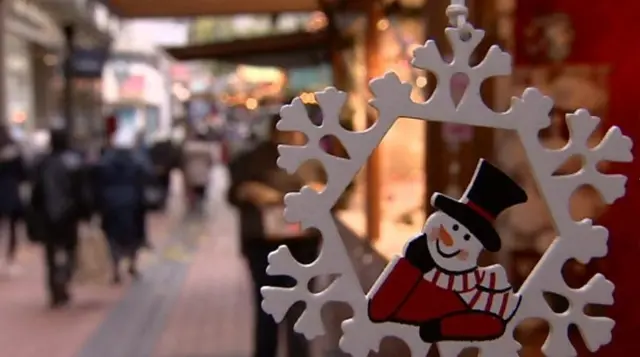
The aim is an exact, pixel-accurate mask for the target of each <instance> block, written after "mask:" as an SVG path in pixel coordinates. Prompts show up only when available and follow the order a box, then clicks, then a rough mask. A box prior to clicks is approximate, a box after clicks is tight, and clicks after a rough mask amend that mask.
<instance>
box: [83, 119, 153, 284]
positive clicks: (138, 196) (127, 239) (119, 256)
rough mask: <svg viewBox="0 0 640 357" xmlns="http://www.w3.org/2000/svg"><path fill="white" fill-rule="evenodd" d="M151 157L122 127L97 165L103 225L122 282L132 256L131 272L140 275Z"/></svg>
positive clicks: (115, 271) (96, 184)
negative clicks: (142, 152) (143, 155)
mask: <svg viewBox="0 0 640 357" xmlns="http://www.w3.org/2000/svg"><path fill="white" fill-rule="evenodd" d="M151 175H152V173H151V168H150V166H149V164H148V162H147V161H145V160H144V159H142V158H141V156H140V155H139V154H138V152H137V151H136V137H135V133H134V132H133V131H132V130H129V129H127V128H122V129H118V131H117V132H116V134H115V136H114V140H113V142H112V147H111V148H109V149H107V150H106V151H105V154H104V155H103V157H102V158H101V160H100V162H99V163H98V165H97V167H96V169H95V176H94V188H95V192H96V193H95V195H96V198H97V200H96V204H97V208H98V213H99V215H100V216H101V218H102V229H103V231H104V233H105V235H106V237H107V241H108V243H109V248H110V251H111V257H112V260H113V276H112V279H113V283H114V284H119V283H121V274H120V263H121V261H122V260H123V259H125V258H128V259H129V269H128V271H129V273H130V274H131V276H132V277H134V278H138V277H139V271H138V267H137V258H138V252H139V250H140V248H142V247H143V246H144V244H145V240H146V229H145V224H146V220H145V216H146V207H145V196H144V188H145V183H146V182H148V180H149V176H151Z"/></svg>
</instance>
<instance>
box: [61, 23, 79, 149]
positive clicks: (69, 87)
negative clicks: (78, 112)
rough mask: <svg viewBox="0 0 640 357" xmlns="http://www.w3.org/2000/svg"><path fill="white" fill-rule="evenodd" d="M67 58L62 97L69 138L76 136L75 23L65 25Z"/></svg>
mask: <svg viewBox="0 0 640 357" xmlns="http://www.w3.org/2000/svg"><path fill="white" fill-rule="evenodd" d="M63 30H64V40H65V59H64V68H63V72H64V91H63V97H62V102H63V103H62V110H63V115H64V119H63V120H64V124H65V130H66V131H67V133H68V135H69V140H72V141H73V138H74V137H75V118H74V112H75V104H76V103H75V101H74V99H75V97H74V94H75V93H74V80H73V79H74V78H73V77H74V75H73V55H74V51H75V34H76V30H75V27H74V26H73V25H65V26H64V27H63Z"/></svg>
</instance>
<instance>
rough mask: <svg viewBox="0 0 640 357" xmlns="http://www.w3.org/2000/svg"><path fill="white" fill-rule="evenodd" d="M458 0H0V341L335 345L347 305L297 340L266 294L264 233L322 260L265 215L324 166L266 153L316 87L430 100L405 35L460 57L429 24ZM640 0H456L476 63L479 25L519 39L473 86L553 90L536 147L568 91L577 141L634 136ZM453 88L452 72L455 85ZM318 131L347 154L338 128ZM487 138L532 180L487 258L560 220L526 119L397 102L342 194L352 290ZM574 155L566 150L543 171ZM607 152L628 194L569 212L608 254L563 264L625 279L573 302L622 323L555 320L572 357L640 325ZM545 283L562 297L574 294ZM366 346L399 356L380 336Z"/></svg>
mask: <svg viewBox="0 0 640 357" xmlns="http://www.w3.org/2000/svg"><path fill="white" fill-rule="evenodd" d="M450 4H451V2H450V1H447V0H341V1H334V0H320V1H315V0H313V1H312V0H271V1H259V0H243V1H227V0H208V1H197V0H181V1H178V0H73V1H72V0H0V33H1V35H0V81H1V82H2V84H0V113H2V114H3V118H4V119H3V120H2V122H1V123H0V357H41V356H46V357H250V356H253V357H275V356H278V357H284V356H290V357H307V356H313V357H320V356H327V357H329V356H335V357H339V356H344V354H343V353H342V352H340V349H339V347H338V340H339V337H340V334H341V327H340V322H341V321H342V320H344V319H346V318H348V317H349V316H350V313H351V312H350V311H349V309H345V308H344V306H337V305H335V306H334V305H329V306H328V307H327V308H326V309H325V310H323V314H324V315H323V318H324V320H325V321H324V322H325V324H326V327H327V335H326V336H322V337H320V338H318V339H316V340H315V341H313V342H311V343H309V344H307V343H306V342H305V341H304V340H303V339H302V338H301V336H300V335H297V334H293V333H291V332H292V328H291V326H290V324H289V323H287V321H288V320H289V316H288V319H287V321H285V323H282V324H280V325H277V324H275V322H273V321H272V320H271V318H270V317H269V316H267V315H265V314H261V313H260V310H259V308H258V307H259V303H260V301H259V297H256V291H257V290H258V289H259V287H260V286H262V285H271V284H278V285H279V284H282V285H286V284H288V282H287V281H284V280H278V279H275V278H271V277H268V276H266V275H265V274H264V268H266V257H267V255H268V253H269V252H270V251H272V250H273V249H275V248H276V247H277V246H278V245H279V244H280V243H281V241H278V242H277V244H275V243H274V241H273V240H271V239H269V237H270V236H271V235H276V236H278V237H280V238H281V236H283V235H287V234H289V235H290V234H291V232H292V230H293V238H295V239H293V238H292V239H287V245H289V246H290V249H291V250H292V251H293V252H294V255H296V257H297V258H299V260H301V261H304V260H309V261H310V260H312V259H314V258H315V256H317V252H318V247H319V244H320V241H321V237H319V236H316V235H315V234H314V233H308V232H306V231H305V232H301V231H299V230H295V227H293V228H292V227H291V226H290V225H286V224H285V223H283V222H281V221H277V222H275V221H273V222H272V221H269V224H267V223H266V218H265V217H266V214H265V212H266V211H267V208H265V207H273V206H275V207H276V209H281V208H282V197H283V196H284V194H285V193H286V192H289V191H293V190H298V189H299V188H300V187H301V186H302V185H303V184H310V185H312V186H313V187H314V188H321V187H323V186H324V185H325V184H326V173H325V172H324V169H323V168H322V167H318V165H317V163H311V164H309V167H305V168H304V169H301V170H299V172H297V173H296V174H295V175H292V176H289V175H286V174H284V173H283V172H282V171H281V170H279V168H277V167H276V165H275V159H276V157H277V151H276V145H277V144H279V143H289V144H303V143H304V142H305V140H306V139H305V138H304V135H301V134H300V133H294V134H292V135H282V134H279V133H278V132H277V131H275V130H274V128H273V125H274V121H275V120H277V119H279V110H280V107H281V106H282V105H286V104H290V103H291V101H292V99H293V98H295V97H299V98H300V99H301V101H302V102H303V103H304V105H305V109H306V110H307V114H308V118H309V120H311V121H312V122H313V123H314V124H317V125H320V124H322V121H323V113H322V110H321V108H320V107H319V105H318V103H317V101H316V96H315V94H314V93H315V92H318V91H321V90H323V89H324V88H325V87H327V86H334V87H336V88H337V89H339V90H341V91H344V92H346V93H347V101H346V103H345V106H344V108H342V111H341V113H340V118H339V119H340V123H341V125H342V127H343V128H345V129H346V130H356V131H359V130H364V129H366V128H368V127H369V126H371V124H372V123H374V122H375V121H376V115H377V113H375V111H374V110H372V108H370V107H368V104H367V101H368V100H369V99H371V93H370V91H369V88H368V82H369V80H370V79H372V78H375V77H378V76H381V75H383V74H384V73H385V72H387V71H394V72H396V74H397V75H398V76H399V77H400V79H401V80H402V81H406V82H408V83H411V84H412V86H413V88H412V92H411V97H412V99H413V100H414V101H417V102H420V101H424V100H425V99H426V98H428V97H429V95H430V94H431V93H432V92H433V90H434V88H435V86H436V84H437V81H436V78H435V77H434V76H433V74H432V73H426V71H424V70H420V69H416V68H413V67H412V66H411V60H412V56H413V51H414V50H415V49H416V48H417V47H419V46H421V45H423V44H424V42H425V41H426V40H428V39H433V40H435V41H436V43H438V45H439V46H440V49H441V52H442V54H443V56H444V58H445V60H450V59H451V56H452V53H451V49H450V47H449V46H448V43H447V39H446V36H445V35H444V32H443V30H444V28H445V27H446V26H448V19H447V17H446V16H445V12H446V8H447V6H448V5H450ZM637 4H640V3H633V4H631V2H629V1H627V3H625V11H622V12H621V11H620V9H619V7H618V6H612V5H611V4H609V3H607V4H605V2H603V1H592V2H590V3H588V4H586V3H585V2H584V1H580V0H537V1H533V0H528V1H525V0H483V1H480V0H467V1H466V5H467V6H468V7H469V16H468V20H469V21H470V22H471V23H472V24H473V25H474V26H475V27H476V28H482V29H484V30H486V36H485V39H484V41H483V42H482V43H481V44H480V46H479V48H478V49H477V51H476V53H475V54H474V55H473V56H472V59H471V61H472V62H473V64H477V63H479V62H480V61H481V60H482V59H483V58H484V54H485V53H486V51H487V50H488V48H489V46H490V45H492V44H498V45H500V46H501V47H502V48H503V49H505V50H506V51H508V52H510V53H511V54H512V55H513V64H514V71H513V74H512V75H511V76H508V77H504V78H495V79H490V80H488V81H486V82H485V83H484V84H483V86H482V88H481V89H482V90H481V92H482V95H483V98H484V101H485V104H487V106H489V107H490V108H492V109H494V110H496V111H504V110H507V109H508V107H509V105H510V103H511V97H512V96H514V95H516V96H519V95H520V94H521V93H522V91H523V90H524V89H525V88H526V87H529V86H535V87H537V88H539V89H540V90H541V91H542V92H543V93H544V94H546V95H548V96H550V97H551V98H552V99H553V100H554V107H553V109H552V110H551V113H550V115H551V118H552V124H551V126H550V127H549V128H546V129H544V130H542V131H541V132H540V135H539V138H540V142H541V143H542V144H543V145H544V146H545V147H548V148H553V149H557V148H561V147H563V146H564V145H566V144H567V142H568V140H569V135H570V133H569V130H568V127H567V125H566V123H565V120H564V115H565V114H567V113H572V112H574V111H575V110H576V109H578V108H586V109H588V110H589V111H590V112H591V113H592V114H593V115H597V116H599V117H601V118H602V123H601V125H600V127H599V128H598V129H597V130H596V132H594V133H593V135H592V137H591V138H590V145H592V146H595V145H597V144H598V143H599V142H600V140H601V139H602V137H603V135H604V133H605V132H606V130H607V129H608V128H609V127H611V126H613V125H617V126H619V127H620V128H621V129H622V131H623V133H624V134H625V135H627V136H630V137H631V138H632V140H640V125H639V124H638V123H639V120H640V110H639V109H638V106H637V105H636V103H637V100H636V98H635V96H636V95H637V82H638V81H640V69H639V68H638V63H640V41H639V40H636V39H634V38H633V29H632V28H631V26H632V24H633V23H635V18H634V17H632V16H636V14H638V13H640V5H637ZM627 7H628V9H627ZM634 10H635V11H634ZM467 84H468V78H466V77H465V76H464V75H455V76H454V77H453V78H452V80H451V96H452V98H453V100H454V101H456V102H457V101H459V100H460V98H461V97H462V95H463V94H464V92H465V90H466V87H467ZM302 119H304V118H301V120H302ZM320 145H321V147H322V149H323V150H324V151H325V152H326V153H327V154H329V155H333V156H336V157H342V158H348V153H347V152H346V150H345V148H344V146H343V143H341V142H340V140H339V139H338V138H337V137H333V136H327V137H324V138H323V139H322V140H321V143H320ZM480 158H485V159H487V160H488V161H490V162H491V163H493V164H494V165H496V166H497V167H499V168H500V169H502V170H503V171H504V172H505V173H507V174H508V175H509V176H510V177H511V178H513V179H514V181H516V182H517V183H518V184H520V185H521V186H522V187H523V188H524V189H525V191H526V192H527V194H528V196H529V200H528V202H527V203H526V204H523V205H520V206H517V207H515V208H513V209H511V210H508V211H507V212H506V213H505V214H503V215H501V216H500V217H499V219H498V220H497V221H496V224H495V226H496V230H497V231H498V232H499V234H500V236H501V239H502V244H503V245H502V250H501V251H500V252H498V253H495V254H494V253H492V254H486V255H482V256H481V260H482V261H481V265H488V264H493V263H500V264H502V265H503V266H504V267H505V268H506V270H507V272H508V275H509V279H510V281H511V283H512V285H513V286H514V287H516V288H518V287H520V286H521V285H522V283H523V282H524V280H525V279H526V277H527V276H528V274H529V273H530V272H531V270H532V269H533V267H534V266H535V264H536V263H537V262H538V260H539V259H540V257H541V256H542V254H544V252H545V251H546V249H547V248H548V247H549V245H550V244H551V242H552V240H553V239H554V238H555V237H556V235H557V232H556V228H555V227H554V223H553V220H552V219H551V217H550V213H549V210H548V208H547V205H546V203H545V202H544V200H543V199H542V197H541V196H540V193H539V190H538V187H537V184H536V182H535V180H534V179H533V176H532V173H531V168H530V166H529V164H528V162H527V158H526V155H525V153H524V151H523V148H522V146H521V144H520V142H519V139H518V137H517V135H516V134H515V133H513V132H509V131H503V130H497V129H490V128H478V127H471V126H465V125H454V124H448V123H435V122H429V123H427V122H424V121H420V120H411V119H407V118H402V119H401V120H398V121H397V122H396V124H395V125H394V126H393V127H392V128H391V130H390V131H389V132H388V133H387V135H386V136H385V138H384V140H383V141H382V143H381V144H380V147H379V148H378V149H377V150H376V151H375V152H374V153H373V154H372V156H371V158H370V160H369V162H368V164H367V167H366V168H365V169H363V170H362V171H361V172H359V173H358V174H357V175H356V177H355V178H354V179H353V182H351V184H350V185H349V187H348V188H347V190H346V191H345V192H344V194H343V195H342V197H341V198H340V199H339V201H338V203H337V205H336V209H335V216H336V218H337V222H339V225H340V228H341V235H342V238H343V240H344V241H345V245H346V246H347V248H348V251H349V254H350V258H351V259H352V263H353V266H354V268H355V269H356V271H358V272H359V274H360V275H359V278H360V279H361V281H360V282H361V285H362V287H363V289H364V290H368V289H369V287H370V286H371V285H372V284H373V282H374V280H375V279H376V278H377V276H378V275H379V273H380V272H381V271H382V270H383V268H384V267H385V265H386V264H387V262H388V261H389V260H390V259H391V258H392V257H393V256H394V255H396V254H399V253H400V252H401V251H402V248H403V246H404V244H405V243H406V241H407V239H409V238H411V237H413V236H414V235H415V234H416V233H418V232H420V230H421V229H422V226H423V224H424V222H425V219H426V217H427V216H428V215H429V214H430V213H431V212H432V208H431V206H430V203H429V198H430V197H431V195H432V194H433V193H434V192H442V193H445V194H447V195H450V196H452V197H455V198H458V197H460V196H461V195H462V193H463V192H464V190H465V188H466V186H467V184H468V183H469V180H470V179H471V176H472V175H473V172H474V170H475V167H476V163H477V162H478V160H479V159H480ZM581 168H582V160H581V158H578V157H572V158H570V159H569V160H568V161H567V162H565V163H564V164H563V165H562V166H561V167H560V168H559V169H558V171H557V172H556V174H559V175H560V174H570V173H575V172H577V171H579V170H580V169H581ZM599 169H600V170H601V171H602V172H615V173H622V174H625V175H627V176H628V178H629V182H628V183H627V195H626V196H625V197H623V198H621V199H619V200H618V201H616V202H615V203H614V204H613V205H612V206H607V205H606V204H605V203H604V202H603V199H602V197H601V196H600V194H599V193H598V192H597V191H596V190H595V189H593V188H591V187H586V186H585V187H580V188H579V189H578V190H576V192H575V193H574V194H573V196H572V199H571V204H570V210H571V215H572V217H573V218H574V219H576V220H580V219H583V218H590V219H593V220H595V221H596V222H597V223H599V224H602V225H605V226H606V227H607V228H608V229H609V232H610V241H609V255H608V256H607V257H606V258H603V259H598V260H596V261H592V262H590V263H589V264H587V265H584V264H580V263H578V262H576V261H570V262H568V263H567V264H566V265H565V267H564V268H563V275H564V278H565V280H566V281H567V283H568V285H570V286H571V287H574V288H578V287H580V286H582V284H584V283H585V282H586V281H588V280H589V279H590V278H591V277H592V276H593V275H594V274H595V273H597V272H603V273H605V274H606V275H607V277H608V278H609V279H611V280H612V281H613V282H614V283H615V284H616V293H615V294H616V295H615V299H616V305H615V306H614V307H609V308H603V307H599V306H590V307H589V308H588V313H589V314H592V315H607V316H611V317H613V318H614V319H615V320H616V328H615V329H614V333H613V335H614V337H613V342H612V343H611V344H610V345H608V346H606V347H604V348H603V349H601V350H600V351H599V352H597V353H590V352H588V350H587V349H586V347H585V346H584V344H583V342H582V341H581V337H580V335H579V333H578V332H577V331H576V330H574V329H570V335H571V338H572V339H573V340H574V342H575V344H576V348H577V350H578V355H579V356H596V355H597V356H611V357H617V356H623V355H628V354H629V353H633V351H635V350H637V349H638V347H637V341H636V339H637V336H638V333H640V310H639V309H638V307H637V302H636V301H637V296H638V292H639V291H638V288H637V282H636V277H635V273H634V272H633V269H632V268H630V266H631V265H630V262H633V261H635V260H637V256H638V255H640V244H639V243H638V238H637V233H636V232H637V228H636V227H635V225H634V222H635V213H636V212H638V210H639V209H640V207H639V206H638V202H640V186H639V185H637V180H638V177H640V165H638V164H637V163H631V164H625V165H611V164H610V163H606V162H605V163H601V166H600V167H599ZM274 227H275V228H274ZM272 229H274V230H279V231H278V232H277V233H272V232H271V230H272ZM267 231H269V232H267ZM283 232H285V233H286V234H285V233H283ZM289 238H291V237H289ZM298 255H299V256H298ZM270 279H273V280H270ZM547 298H548V303H549V305H550V307H551V308H552V309H554V311H564V310H566V309H567V308H568V306H569V305H568V304H569V302H568V301H567V300H566V299H565V298H563V297H561V296H559V295H553V294H550V295H549V296H547ZM298 313H299V312H298ZM291 314H293V315H295V314H296V312H292V313H291ZM548 331H549V326H548V325H547V323H546V322H544V321H539V320H526V321H525V322H524V323H522V324H521V325H520V326H519V327H518V329H517V331H516V338H517V339H518V341H519V342H520V343H522V345H523V349H522V351H521V356H523V357H525V356H526V357H538V356H542V354H541V352H540V346H541V345H542V344H543V342H544V340H545V338H546V336H547V333H548ZM432 353H433V355H434V356H436V355H437V352H436V351H434V352H432ZM465 353H466V355H465V356H467V355H468V356H474V355H477V353H476V352H475V351H466V352H465ZM371 355H372V356H374V355H375V356H385V357H386V356H389V357H391V356H393V357H400V356H402V357H404V356H407V357H408V356H409V352H408V349H407V347H406V346H405V345H404V344H403V343H400V342H399V341H396V340H385V341H384V342H383V344H382V348H381V350H380V351H379V352H378V353H373V352H372V353H371ZM489 357H491V356H489ZM496 357H498V356H496ZM549 357H556V356H549Z"/></svg>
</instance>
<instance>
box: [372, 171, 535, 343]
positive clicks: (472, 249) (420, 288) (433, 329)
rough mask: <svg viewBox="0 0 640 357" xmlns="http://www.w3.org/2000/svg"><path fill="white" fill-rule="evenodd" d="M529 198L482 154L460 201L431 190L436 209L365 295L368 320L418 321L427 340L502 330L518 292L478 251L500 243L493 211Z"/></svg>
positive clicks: (479, 336)
mask: <svg viewBox="0 0 640 357" xmlns="http://www.w3.org/2000/svg"><path fill="white" fill-rule="evenodd" d="M526 201H527V195H526V193H525V191H524V190H523V189H522V188H521V187H520V186H518V184H516V183H515V182H514V181H513V180H511V178H509V177H508V176H507V175H506V174H505V173H503V172H502V171H500V170H499V169H497V168H496V167H494V166H493V165H491V164H490V163H488V162H487V161H485V160H483V159H481V160H480V162H479V163H478V166H477V168H476V172H475V174H474V176H473V179H472V181H471V184H470V185H469V187H467V190H466V192H465V194H464V195H463V196H462V198H461V199H460V200H455V199H453V198H451V197H448V196H445V195H442V194H440V193H436V194H434V195H433V197H432V198H431V205H432V206H433V207H434V208H436V209H438V211H437V212H435V213H433V214H432V215H430V216H429V218H428V219H427V222H426V223H425V225H424V229H423V231H422V233H421V234H420V235H418V236H416V237H414V238H413V239H411V240H410V241H409V242H408V243H407V244H406V246H405V249H404V254H403V256H402V257H396V258H394V259H393V260H392V261H391V263H390V264H389V265H388V266H387V267H386V269H385V271H384V272H383V273H382V274H381V276H380V278H378V280H377V281H376V283H375V284H374V286H373V287H372V288H371V291H370V292H369V294H368V295H367V299H368V314H369V318H370V319H371V321H373V322H377V323H382V322H395V323H400V324H406V325H413V326H417V327H418V328H419V331H420V337H421V338H422V340H424V341H425V342H429V343H434V342H439V341H488V340H493V339H497V338H499V337H500V336H502V335H503V334H504V331H505V328H506V325H507V323H508V322H509V321H510V320H511V318H512V317H513V316H514V315H515V313H516V311H517V310H518V307H519V306H520V301H521V296H519V295H517V294H515V293H514V292H513V288H512V287H511V285H510V284H509V281H508V279H507V274H506V272H505V270H504V268H503V267H502V266H500V265H493V266H489V267H479V266H478V257H479V255H480V253H481V252H482V251H483V250H484V249H486V250H488V251H490V252H497V251H498V250H500V245H501V241H500V236H499V235H498V233H497V232H496V230H495V228H494V227H493V222H494V221H495V219H496V217H497V216H498V215H499V214H500V213H501V212H503V211H504V210H506V209H508V208H510V207H512V206H515V205H517V204H521V203H524V202H526Z"/></svg>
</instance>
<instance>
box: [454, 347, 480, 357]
mask: <svg viewBox="0 0 640 357" xmlns="http://www.w3.org/2000/svg"><path fill="white" fill-rule="evenodd" d="M478 356H480V349H479V348H478V347H467V348H465V349H463V350H462V351H460V354H459V355H458V357H478Z"/></svg>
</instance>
